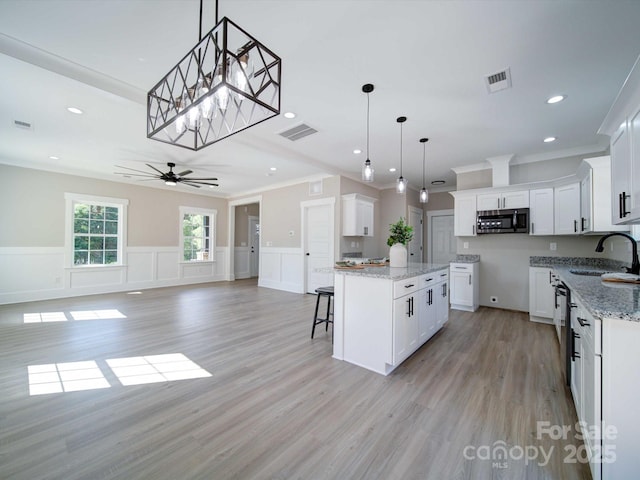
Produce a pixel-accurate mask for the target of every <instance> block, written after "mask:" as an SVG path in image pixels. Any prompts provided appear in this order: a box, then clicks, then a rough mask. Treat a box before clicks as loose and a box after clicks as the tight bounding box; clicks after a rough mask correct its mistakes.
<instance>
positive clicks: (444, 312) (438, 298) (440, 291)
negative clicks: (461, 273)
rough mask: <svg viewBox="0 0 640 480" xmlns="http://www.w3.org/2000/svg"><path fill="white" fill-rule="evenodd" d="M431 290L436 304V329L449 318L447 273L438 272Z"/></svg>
mask: <svg viewBox="0 0 640 480" xmlns="http://www.w3.org/2000/svg"><path fill="white" fill-rule="evenodd" d="M438 276H439V279H438V282H439V283H437V284H436V285H435V287H434V291H433V295H434V296H435V300H434V303H435V305H436V308H435V311H436V330H440V329H441V328H442V327H443V326H444V324H445V323H447V321H448V320H449V274H448V273H440V274H439V275H438Z"/></svg>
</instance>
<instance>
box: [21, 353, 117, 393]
mask: <svg viewBox="0 0 640 480" xmlns="http://www.w3.org/2000/svg"><path fill="white" fill-rule="evenodd" d="M27 371H28V372H29V394H30V395H43V394H45V393H58V392H76V391H79V390H94V389H97V388H109V387H110V386H111V385H109V382H107V379H106V378H104V375H103V374H102V371H101V370H100V368H99V367H98V365H97V364H96V362H94V361H87V362H70V363H51V364H47V365H29V366H28V367H27Z"/></svg>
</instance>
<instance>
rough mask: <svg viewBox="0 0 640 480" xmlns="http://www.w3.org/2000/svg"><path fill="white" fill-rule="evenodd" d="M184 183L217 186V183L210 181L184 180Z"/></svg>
mask: <svg viewBox="0 0 640 480" xmlns="http://www.w3.org/2000/svg"><path fill="white" fill-rule="evenodd" d="M182 183H189V184H191V185H207V186H209V187H217V186H218V184H217V183H209V182H192V181H191V180H182Z"/></svg>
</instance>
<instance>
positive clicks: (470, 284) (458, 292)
mask: <svg viewBox="0 0 640 480" xmlns="http://www.w3.org/2000/svg"><path fill="white" fill-rule="evenodd" d="M479 265H480V264H479V263H478V262H474V263H451V264H450V266H449V284H450V286H451V287H450V294H449V295H450V298H449V301H450V302H451V308H452V309H454V310H465V311H467V312H475V311H476V310H477V309H478V307H479V306H480V288H479V283H480V282H479V281H478V268H479Z"/></svg>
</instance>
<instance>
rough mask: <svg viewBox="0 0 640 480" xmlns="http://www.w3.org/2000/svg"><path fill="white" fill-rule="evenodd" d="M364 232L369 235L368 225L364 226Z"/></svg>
mask: <svg viewBox="0 0 640 480" xmlns="http://www.w3.org/2000/svg"><path fill="white" fill-rule="evenodd" d="M364 234H365V235H369V227H364Z"/></svg>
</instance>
